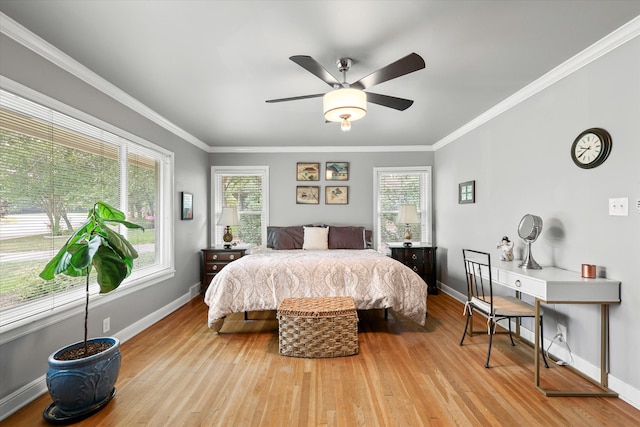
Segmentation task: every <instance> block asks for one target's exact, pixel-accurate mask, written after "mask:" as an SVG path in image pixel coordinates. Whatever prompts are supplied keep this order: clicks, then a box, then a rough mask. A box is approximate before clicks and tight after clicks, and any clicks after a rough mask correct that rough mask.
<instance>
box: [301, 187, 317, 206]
mask: <svg viewBox="0 0 640 427" xmlns="http://www.w3.org/2000/svg"><path fill="white" fill-rule="evenodd" d="M296 204H298V205H318V204H320V187H318V186H308V185H298V186H297V187H296Z"/></svg>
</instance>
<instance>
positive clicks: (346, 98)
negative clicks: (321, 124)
mask: <svg viewBox="0 0 640 427" xmlns="http://www.w3.org/2000/svg"><path fill="white" fill-rule="evenodd" d="M322 111H324V118H325V119H327V120H328V121H330V122H343V121H344V118H343V116H347V117H348V120H347V121H351V122H352V121H354V120H360V119H361V118H363V117H364V116H365V114H367V94H366V93H365V92H363V91H361V90H358V89H351V88H342V89H336V90H332V91H331V92H328V93H326V94H325V95H324V97H323V98H322Z"/></svg>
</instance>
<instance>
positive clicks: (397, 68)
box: [266, 53, 425, 132]
mask: <svg viewBox="0 0 640 427" xmlns="http://www.w3.org/2000/svg"><path fill="white" fill-rule="evenodd" d="M289 59H290V60H292V61H293V62H295V63H296V64H298V65H299V66H301V67H302V68H304V69H305V70H307V71H309V72H310V73H311V74H313V75H314V76H316V77H318V78H319V79H320V80H322V81H323V82H325V83H326V84H328V85H329V86H331V87H332V88H333V89H334V90H332V91H330V92H327V93H316V94H313V95H302V96H293V97H289V98H279V99H268V100H267V101H266V102H269V103H273V102H285V101H297V100H300V99H308V98H319V97H323V102H322V104H323V113H324V117H325V119H326V120H327V121H329V122H340V123H341V125H340V128H341V129H342V130H343V131H345V132H347V131H348V130H349V129H351V122H352V121H354V120H359V119H361V118H362V117H364V116H365V114H366V113H367V101H369V102H372V103H374V104H378V105H382V106H383V107H389V108H393V109H395V110H399V111H404V110H406V109H407V108H409V107H410V106H411V105H412V104H413V101H412V100H410V99H404V98H397V97H395V96H389V95H381V94H379V93H372V92H364V91H365V90H366V89H369V88H370V87H372V86H374V85H377V84H380V83H383V82H386V81H389V80H392V79H395V78H397V77H401V76H404V75H405V74H409V73H413V72H414V71H418V70H421V69H423V68H424V67H425V64H424V59H422V57H421V56H420V55H418V54H417V53H411V54H409V55H407V56H405V57H404V58H401V59H399V60H397V61H395V62H392V63H391V64H389V65H387V66H385V67H382V68H380V69H379V70H377V71H374V72H373V73H371V74H369V75H368V76H366V77H363V78H361V79H360V80H358V81H357V82H355V83H351V84H349V83H347V71H349V69H350V68H351V65H352V63H353V61H352V59H351V58H340V59H338V60H337V61H336V65H337V67H338V71H340V72H341V73H342V82H340V81H338V80H337V79H336V78H335V77H334V76H333V75H332V74H331V73H329V72H328V71H327V70H326V69H325V68H324V67H323V66H322V65H320V63H319V62H318V61H316V60H315V59H313V58H312V57H310V56H307V55H295V56H292V57H290V58H289Z"/></svg>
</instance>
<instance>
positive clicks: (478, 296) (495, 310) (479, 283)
mask: <svg viewBox="0 0 640 427" xmlns="http://www.w3.org/2000/svg"><path fill="white" fill-rule="evenodd" d="M462 257H463V259H464V269H465V275H466V276H467V303H466V304H465V308H464V313H465V314H466V316H467V321H466V323H465V325H464V332H463V333H462V339H461V340H460V345H462V344H463V343H464V338H465V336H466V335H467V329H468V327H469V323H470V322H473V320H472V317H471V316H473V311H474V310H476V311H478V312H480V313H482V314H484V315H485V316H487V319H488V320H487V333H488V334H489V350H488V352H487V362H486V363H485V367H486V368H488V367H489V359H490V358H491V344H492V343H493V335H494V334H495V331H496V324H497V322H498V321H500V320H507V321H508V324H509V338H510V339H511V345H516V344H515V342H514V341H513V335H512V333H511V319H517V320H518V321H519V320H520V318H522V317H532V318H535V309H534V307H533V306H532V305H531V304H527V303H526V302H524V301H522V300H521V299H519V298H516V297H509V296H499V295H493V281H492V279H491V274H492V273H491V255H490V254H488V253H486V252H479V251H474V250H472V249H463V250H462ZM471 329H472V330H471V334H472V333H473V325H472V328H471ZM542 329H543V328H542V313H540V351H541V352H542V358H543V360H544V365H545V366H546V367H547V368H548V367H549V364H548V363H547V358H546V356H545V354H544V349H543V345H544V344H543V342H544V339H543V334H542ZM536 351H537V350H536Z"/></svg>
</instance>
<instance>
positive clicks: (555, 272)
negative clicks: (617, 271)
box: [491, 261, 620, 397]
mask: <svg viewBox="0 0 640 427" xmlns="http://www.w3.org/2000/svg"><path fill="white" fill-rule="evenodd" d="M491 270H492V271H491V275H492V277H493V281H494V283H496V284H498V285H501V286H506V287H508V288H511V289H513V290H515V291H517V292H521V293H523V294H526V295H530V296H533V297H534V298H535V313H536V321H535V343H534V348H535V349H536V351H535V352H534V354H535V356H534V365H535V374H534V380H535V385H536V388H537V389H538V390H539V391H540V392H541V393H542V394H544V395H545V396H574V397H580V396H610V397H616V396H618V394H617V393H616V392H614V391H612V390H610V389H609V388H608V385H607V382H608V380H607V374H608V371H607V355H608V353H607V351H608V332H609V304H619V303H620V282H619V281H617V280H609V279H601V278H596V279H585V278H583V277H582V276H581V275H580V273H577V272H574V271H568V270H562V269H559V268H555V267H543V268H542V270H525V269H522V268H519V267H518V261H510V262H507V261H498V262H495V263H492V265H491ZM540 303H545V304H599V305H600V381H595V380H593V379H592V378H589V377H588V376H586V375H584V374H583V373H582V372H580V371H578V370H576V369H575V368H573V367H571V366H569V368H570V369H572V370H573V371H575V372H577V373H578V374H580V375H581V376H582V377H583V378H585V379H587V380H589V381H591V382H592V383H593V384H594V385H596V386H597V387H598V388H599V389H600V391H593V392H591V391H570V390H567V391H564V390H549V389H545V388H543V387H541V386H540V352H539V351H538V349H539V348H540Z"/></svg>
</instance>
